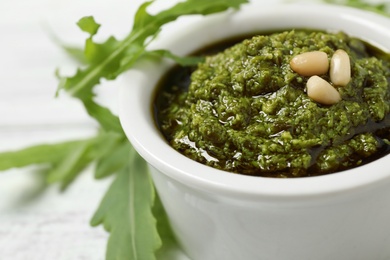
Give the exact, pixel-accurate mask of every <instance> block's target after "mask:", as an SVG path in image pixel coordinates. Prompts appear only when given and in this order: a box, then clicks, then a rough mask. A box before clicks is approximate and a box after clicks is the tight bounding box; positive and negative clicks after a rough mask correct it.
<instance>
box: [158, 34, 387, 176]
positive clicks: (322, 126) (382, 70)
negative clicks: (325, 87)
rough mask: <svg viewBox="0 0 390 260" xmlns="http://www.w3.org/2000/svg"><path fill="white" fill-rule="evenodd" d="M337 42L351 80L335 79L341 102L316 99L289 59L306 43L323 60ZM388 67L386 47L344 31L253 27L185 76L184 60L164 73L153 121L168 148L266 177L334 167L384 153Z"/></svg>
mask: <svg viewBox="0 0 390 260" xmlns="http://www.w3.org/2000/svg"><path fill="white" fill-rule="evenodd" d="M337 49H342V50H345V51H346V52H347V53H348V54H349V56H350V60H351V76H352V79H351V81H350V82H349V83H348V85H347V86H345V87H337V86H335V87H336V88H337V90H338V91H339V92H340V94H341V97H342V101H340V102H339V103H337V104H334V105H331V106H324V105H321V104H318V103H316V102H314V101H312V100H311V99H310V98H309V97H308V96H307V94H306V90H305V86H306V82H307V80H308V78H307V77H303V76H300V75H298V74H297V73H295V72H293V71H292V70H291V68H290V66H289V62H290V60H291V59H292V57H294V56H295V55H298V54H301V53H304V52H308V51H324V52H326V53H327V54H328V57H329V59H330V58H331V57H332V55H333V53H334V52H335V51H336V50H337ZM389 68H390V65H389V62H388V58H387V56H386V55H385V54H384V53H382V52H380V51H374V50H373V49H372V48H369V46H368V45H367V44H365V43H364V42H363V41H360V40H358V39H355V38H350V37H348V36H347V35H346V34H343V33H337V34H330V33H325V32H313V31H303V30H302V31H286V32H281V33H274V34H269V35H260V36H255V37H253V38H250V39H246V40H244V41H242V42H240V43H238V44H235V45H233V46H232V47H230V48H227V49H225V50H223V51H221V52H219V53H216V54H214V55H209V56H207V57H206V59H205V61H204V62H203V63H201V64H199V65H198V66H197V68H195V69H194V70H193V72H192V74H191V75H190V81H189V82H186V79H185V77H184V76H181V74H180V73H182V74H183V71H184V70H185V69H183V70H182V71H180V70H176V71H174V72H172V73H171V75H169V77H170V79H169V80H166V81H165V83H163V84H165V86H164V87H163V89H161V90H160V91H162V92H160V93H158V94H157V96H158V97H159V98H158V99H159V101H158V102H157V103H156V104H157V112H156V114H157V121H158V125H159V128H160V129H161V131H162V132H163V134H164V136H165V137H166V138H167V140H168V142H169V143H170V145H171V146H172V147H173V148H174V149H176V150H178V151H179V152H181V153H182V154H184V155H185V156H188V157H190V158H192V159H194V160H196V161H198V162H200V163H203V164H206V165H209V166H212V167H215V168H218V169H222V170H226V171H230V172H234V173H241V174H247V175H256V176H267V177H303V176H313V175H321V174H327V173H332V172H337V171H341V170H344V169H348V168H352V167H356V166H359V165H361V164H363V163H365V162H367V161H371V160H374V159H375V158H377V157H380V156H383V155H384V154H386V153H388V152H389V136H390V134H389V133H390V130H389V126H390V117H389V110H390V104H389V103H390V87H389V86H390V85H389V78H390V69H389ZM321 77H323V78H324V79H326V80H327V81H329V77H328V75H326V74H325V75H321ZM167 85H169V86H167ZM183 86H184V87H183ZM159 104H160V105H159ZM161 104H162V105H161Z"/></svg>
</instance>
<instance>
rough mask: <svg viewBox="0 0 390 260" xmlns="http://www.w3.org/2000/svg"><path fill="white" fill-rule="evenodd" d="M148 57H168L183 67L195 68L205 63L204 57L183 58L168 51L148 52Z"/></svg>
mask: <svg viewBox="0 0 390 260" xmlns="http://www.w3.org/2000/svg"><path fill="white" fill-rule="evenodd" d="M146 55H151V56H154V55H157V56H158V57H166V58H169V59H171V60H173V61H175V62H176V63H177V64H179V65H181V66H194V65H197V64H199V63H200V62H203V61H204V57H197V56H185V57H182V56H177V55H175V54H173V53H172V52H170V51H168V50H154V51H150V52H148V53H147V54H146Z"/></svg>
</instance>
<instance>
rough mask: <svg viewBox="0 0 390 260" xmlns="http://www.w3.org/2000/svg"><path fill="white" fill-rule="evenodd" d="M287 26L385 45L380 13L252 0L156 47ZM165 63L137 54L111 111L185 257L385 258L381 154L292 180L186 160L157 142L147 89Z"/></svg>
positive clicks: (385, 185) (387, 241) (387, 193)
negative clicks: (147, 172) (138, 60)
mask: <svg viewBox="0 0 390 260" xmlns="http://www.w3.org/2000/svg"><path fill="white" fill-rule="evenodd" d="M292 28H304V29H306V28H309V29H325V30H330V31H339V30H342V31H344V32H346V33H348V34H350V35H353V36H357V37H359V38H361V39H363V40H366V41H368V42H370V43H372V44H374V45H376V46H379V47H381V48H382V49H386V50H390V20H389V19H387V18H384V17H381V16H378V15H375V14H372V13H368V12H363V11H359V10H355V9H350V8H344V7H336V6H327V5H315V4H309V5H308V4H305V5H303V4H290V5H268V6H263V5H257V4H256V3H251V4H249V5H248V6H245V7H243V8H242V9H241V10H240V11H237V12H228V13H225V14H219V15H214V16H211V17H207V18H203V19H197V20H196V22H194V23H193V24H191V26H190V27H189V26H188V25H186V26H185V27H184V26H183V28H182V29H183V30H182V31H181V30H175V31H174V32H171V34H169V33H166V34H165V36H164V37H162V38H161V39H159V44H158V47H162V48H169V49H171V50H173V51H174V52H175V53H178V54H188V53H190V52H191V51H193V50H196V49H199V48H200V47H202V46H205V45H207V44H209V43H213V42H215V41H217V40H220V39H223V38H229V37H231V36H234V35H240V34H246V33H250V32H259V31H270V30H279V29H292ZM184 29H185V30H184ZM170 66H171V62H168V61H164V62H161V63H159V64H156V63H150V62H143V63H142V64H139V65H138V68H137V69H134V70H132V71H130V72H129V73H128V74H126V75H125V76H124V78H123V80H122V84H121V85H122V86H121V92H120V106H121V107H120V119H121V122H122V124H123V128H124V130H125V132H126V134H127V135H128V138H129V139H130V141H131V143H132V144H133V145H134V147H135V148H136V150H137V151H138V152H139V153H140V154H141V155H142V156H143V157H144V158H145V160H146V161H147V162H148V163H149V165H150V169H151V173H152V178H153V181H154V183H155V185H156V188H157V191H158V193H159V195H160V197H161V199H162V202H163V204H164V207H165V209H166V210H167V213H168V216H169V219H170V221H171V223H172V227H173V230H174V232H175V234H176V236H177V238H178V240H179V241H180V243H181V245H182V247H183V249H184V250H185V252H186V253H187V254H188V255H189V256H190V257H191V258H192V259H194V260H219V259H223V260H229V259H234V260H237V259H244V260H251V259H266V260H272V259H275V260H285V259H288V260H305V259H309V260H313V259H314V260H329V259H332V260H335V259H336V260H337V259H341V260H349V259H353V260H359V259H361V260H368V259H370V260H376V259H390V161H389V159H390V156H386V157H383V158H381V159H379V160H377V161H375V162H373V163H370V164H367V165H364V166H361V167H358V168H355V169H352V170H347V171H344V172H339V173H336V174H330V175H325V176H319V177H309V178H298V179H273V178H263V177H250V176H244V175H238V174H231V173H227V172H223V171H219V170H216V169H213V168H211V167H208V166H205V165H202V164H200V163H197V162H195V161H192V160H191V159H188V158H186V157H184V156H183V155H181V154H179V153H178V152H176V151H175V150H173V149H172V148H171V147H170V146H169V145H168V144H167V143H166V142H165V140H164V139H163V137H162V135H161V134H160V133H159V131H158V130H157V128H156V127H155V124H154V121H153V118H152V113H151V102H152V93H153V91H154V88H155V85H156V83H157V82H158V80H159V79H160V77H161V76H162V75H163V74H164V72H166V71H167V69H168V68H169V67H170Z"/></svg>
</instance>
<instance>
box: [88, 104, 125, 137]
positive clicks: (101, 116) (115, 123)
mask: <svg viewBox="0 0 390 260" xmlns="http://www.w3.org/2000/svg"><path fill="white" fill-rule="evenodd" d="M81 101H82V102H83V105H84V107H85V109H86V110H87V113H88V114H89V115H90V116H91V117H92V118H94V119H96V120H97V121H98V122H99V124H100V126H101V127H102V128H103V129H104V130H105V131H107V132H109V131H113V132H116V133H119V134H123V129H122V127H121V124H120V121H119V118H118V117H117V116H116V115H114V114H113V113H112V112H111V111H110V110H109V109H108V108H106V107H103V106H101V105H99V104H97V103H96V102H95V101H93V100H92V97H88V98H84V99H83V100H81Z"/></svg>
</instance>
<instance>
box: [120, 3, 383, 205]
mask: <svg viewBox="0 0 390 260" xmlns="http://www.w3.org/2000/svg"><path fill="white" fill-rule="evenodd" d="M258 4H259V3H256V2H254V3H249V4H247V5H245V6H243V7H242V8H241V9H240V10H238V11H231V12H226V13H223V14H217V15H211V16H209V17H201V18H200V17H195V18H194V19H189V20H188V21H182V22H181V23H177V24H178V25H177V24H175V26H177V28H175V30H173V29H172V28H171V30H168V29H167V30H166V31H164V32H163V33H162V34H161V36H160V37H159V39H157V41H156V42H154V43H153V44H152V45H151V46H150V47H151V48H167V49H171V50H172V51H173V52H175V53H176V54H178V55H184V54H188V53H189V52H191V51H193V50H195V49H197V48H198V47H202V46H201V45H197V44H199V42H201V43H202V42H206V43H207V42H215V41H216V40H217V39H222V38H224V37H226V35H229V34H231V35H234V34H237V33H239V34H242V33H247V32H246V31H248V32H250V31H252V32H253V31H256V30H257V31H261V30H264V28H268V29H270V30H276V29H278V28H279V27H281V28H286V29H289V28H292V27H294V28H298V27H300V28H303V27H304V26H305V25H306V28H311V29H327V30H330V31H332V30H343V31H345V32H346V33H347V34H350V35H352V36H357V37H359V38H362V39H363V40H365V41H368V42H370V43H371V44H374V45H376V46H378V47H379V48H382V49H384V50H386V51H387V50H390V19H388V18H385V17H383V16H380V15H378V14H374V13H371V12H368V11H362V10H358V9H355V8H350V7H344V6H334V5H329V4H317V3H316V4H304V5H303V4H273V5H266V6H264V5H263V4H262V5H261V8H260V6H259V5H258ZM324 21H326V23H324ZM243 22H245V23H246V24H249V26H248V27H243V26H242V23H243ZM260 24H261V25H260ZM188 25H191V30H188V29H185V30H184V28H188ZM220 25H224V26H225V27H224V28H226V27H227V26H228V27H229V31H226V30H227V29H225V30H223V31H224V32H219V31H218V26H220ZM180 27H181V28H180ZM287 27H289V28H287ZM219 28H220V27H219ZM242 28H244V29H243V30H242V31H241V29H242ZM362 28H364V30H363V29H362ZM179 30H182V31H183V32H185V33H183V34H180V35H177V34H175V33H174V32H177V31H179ZM189 36H191V37H189ZM201 36H202V37H203V38H202V37H201ZM206 38H207V39H206ZM189 39H191V40H189ZM386 42H388V43H386ZM195 46H196V47H195ZM171 66H172V62H171V61H167V60H163V61H161V62H151V61H142V62H139V63H138V64H137V65H136V67H135V68H134V69H132V70H130V71H128V72H127V73H125V75H123V76H122V77H121V79H120V80H119V82H120V84H119V88H120V91H119V118H120V121H121V124H122V127H123V129H124V131H125V133H126V135H127V137H128V139H129V140H130V142H131V143H132V145H133V146H134V148H135V149H136V150H137V152H138V153H139V154H140V155H141V156H142V157H143V158H144V159H145V160H146V161H147V162H148V163H149V164H150V165H151V166H152V167H154V168H156V169H158V170H159V171H160V172H162V173H163V174H165V175H167V176H169V177H170V178H172V179H174V180H176V181H178V182H180V183H182V184H184V185H187V186H190V187H192V188H196V189H198V190H203V191H206V192H209V193H218V194H221V195H222V194H223V195H227V196H234V197H246V198H251V199H256V200H257V199H259V198H263V199H272V200H275V199H284V200H286V199H288V200H292V199H296V198H299V199H302V198H306V199H314V198H317V197H329V196H334V195H339V194H347V193H351V192H354V191H362V190H365V189H372V188H373V187H376V185H380V184H381V183H384V181H388V182H390V170H389V169H388V168H390V164H389V163H388V162H389V159H390V155H387V156H384V157H382V158H380V159H378V160H376V161H374V162H371V163H368V164H366V165H363V166H359V167H357V168H353V169H350V170H345V171H342V172H338V173H333V174H328V175H322V176H314V177H304V178H289V179H276V178H267V177H253V176H246V175H240V174H232V173H229V172H224V171H221V170H217V169H214V168H212V167H210V166H206V165H203V164H201V163H198V162H196V161H193V160H192V159H189V158H187V157H185V156H184V155H182V154H180V153H179V152H177V151H175V150H174V149H173V148H172V147H170V146H169V144H167V142H166V141H165V140H164V138H163V137H162V135H161V133H160V132H159V131H158V130H157V128H156V127H155V125H154V121H153V118H152V112H151V106H152V105H151V102H152V100H151V99H152V98H151V93H152V92H153V89H154V86H155V85H156V83H157V81H158V80H159V78H160V77H161V76H162V75H163V74H164V72H166V71H167V70H168V69H169V68H170V67H171ZM129 83H131V86H128V85H130V84H129ZM133 122H136V123H133ZM386 162H387V163H386Z"/></svg>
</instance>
